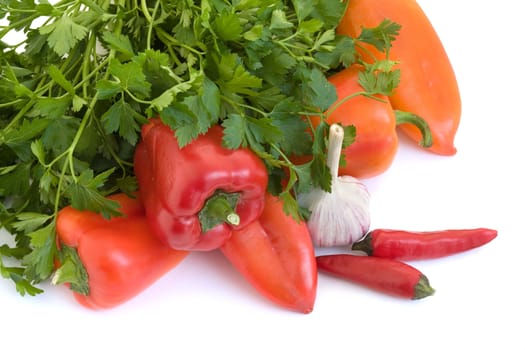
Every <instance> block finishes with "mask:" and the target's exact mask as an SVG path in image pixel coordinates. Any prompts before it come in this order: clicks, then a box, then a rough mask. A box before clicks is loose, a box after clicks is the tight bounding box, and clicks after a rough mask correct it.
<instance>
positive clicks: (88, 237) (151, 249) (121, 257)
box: [56, 194, 188, 309]
mask: <svg viewBox="0 0 525 350" xmlns="http://www.w3.org/2000/svg"><path fill="white" fill-rule="evenodd" d="M108 198H110V199H112V200H115V201H117V202H119V203H120V205H121V208H120V209H119V210H120V211H121V212H122V214H124V215H123V216H119V217H113V218H111V219H105V218H104V217H102V216H101V215H98V214H96V213H94V212H89V211H80V210H77V209H74V208H72V207H69V206H68V207H65V208H63V209H62V210H61V211H60V212H59V213H58V217H57V222H56V231H57V239H58V244H59V246H60V247H62V246H64V245H67V246H69V247H73V248H75V249H76V250H77V253H78V255H79V257H80V260H81V262H82V264H83V265H84V268H85V269H86V271H87V274H88V285H89V293H88V294H87V295H83V294H80V293H77V292H74V297H75V299H76V300H77V301H78V302H79V303H80V304H81V305H83V306H85V307H87V308H90V309H109V308H113V307H116V306H118V305H121V304H123V303H124V302H126V301H128V300H130V299H132V298H133V297H135V296H137V295H138V294H139V293H141V292H142V291H144V290H145V289H147V288H148V287H149V286H151V285H152V284H153V283H154V282H156V281H157V280H158V279H159V278H160V277H162V276H163V275H164V274H166V273H167V272H168V271H170V270H172V269H173V268H174V267H175V266H177V265H178V264H179V263H180V262H181V261H182V260H183V259H184V258H185V257H186V256H187V255H188V252H186V251H177V250H174V249H171V248H169V247H167V246H166V245H164V244H163V243H162V242H161V241H160V240H158V239H157V237H155V236H154V235H153V233H152V232H151V230H150V229H149V226H148V223H147V221H146V217H145V214H144V208H143V206H142V204H141V202H140V201H139V200H137V199H133V198H130V197H128V196H127V195H125V194H116V195H112V196H110V197H108Z"/></svg>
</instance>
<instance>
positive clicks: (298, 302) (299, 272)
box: [221, 194, 317, 313]
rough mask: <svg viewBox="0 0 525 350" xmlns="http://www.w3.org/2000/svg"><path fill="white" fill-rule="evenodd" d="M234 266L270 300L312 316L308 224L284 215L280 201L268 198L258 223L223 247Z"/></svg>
mask: <svg viewBox="0 0 525 350" xmlns="http://www.w3.org/2000/svg"><path fill="white" fill-rule="evenodd" d="M221 251H222V253H223V254H224V255H225V256H226V258H227V259H228V260H229V261H230V262H231V263H232V265H233V266H234V267H235V268H236V269H237V270H238V271H239V272H240V273H241V274H242V275H243V276H244V277H245V278H246V280H247V281H249V282H250V283H251V284H252V286H254V287H255V289H256V290H257V291H259V292H260V293H261V294H262V295H263V296H265V297H266V298H268V300H270V301H272V302H274V303H276V304H278V305H281V306H283V307H285V308H288V309H291V310H294V311H297V312H302V313H309V312H311V311H312V310H313V307H314V302H315V298H316V293H317V265H316V262H315V254H314V248H313V245H312V241H311V238H310V233H309V231H308V227H307V226H306V223H305V222H298V221H295V220H294V219H293V218H292V217H291V216H288V215H286V213H285V212H284V211H283V203H282V201H280V200H279V198H278V197H275V196H272V195H270V194H267V195H266V201H265V207H264V210H263V212H262V214H261V216H260V217H259V219H258V220H256V221H255V222H252V223H251V224H250V225H248V226H246V227H245V228H243V229H240V230H237V231H235V232H233V234H232V236H231V238H230V239H229V240H228V241H226V243H225V244H224V245H223V246H222V247H221Z"/></svg>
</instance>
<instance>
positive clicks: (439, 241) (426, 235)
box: [352, 228, 498, 260]
mask: <svg viewBox="0 0 525 350" xmlns="http://www.w3.org/2000/svg"><path fill="white" fill-rule="evenodd" d="M497 235H498V232H497V231H496V230H492V229H488V228H474V229H462V230H460V229H457V230H437V231H423V232H416V231H404V230H389V229H375V230H373V231H371V232H369V233H367V234H366V236H365V237H364V238H363V239H362V240H360V241H359V242H355V243H354V244H353V245H352V249H353V250H361V251H364V252H365V253H367V254H368V255H372V256H377V257H383V258H391V259H400V260H417V259H430V258H440V257H444V256H448V255H452V254H456V253H461V252H464V251H467V250H470V249H474V248H477V247H480V246H482V245H484V244H487V243H488V242H490V241H492V240H493V239H494V238H496V236H497Z"/></svg>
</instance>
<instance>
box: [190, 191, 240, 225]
mask: <svg viewBox="0 0 525 350" xmlns="http://www.w3.org/2000/svg"><path fill="white" fill-rule="evenodd" d="M238 199H239V194H238V193H220V192H219V193H215V194H214V195H213V196H211V197H210V198H209V199H208V200H207V201H206V203H205V204H204V207H203V208H202V210H201V211H200V212H199V220H200V223H201V228H202V232H206V231H208V230H210V229H212V228H213V227H214V226H217V225H219V224H221V223H224V222H226V223H228V224H230V225H234V226H237V225H239V223H240V221H241V219H240V217H239V215H238V214H237V213H236V212H235V206H236V204H237V201H238Z"/></svg>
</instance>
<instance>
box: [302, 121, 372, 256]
mask: <svg viewBox="0 0 525 350" xmlns="http://www.w3.org/2000/svg"><path fill="white" fill-rule="evenodd" d="M343 138H344V129H343V128H342V127H341V126H340V125H338V124H333V125H331V126H330V134H329V139H328V154H327V165H328V167H329V168H330V173H331V175H332V184H331V192H325V191H324V190H322V189H319V188H316V189H313V190H312V191H311V192H309V193H305V194H301V195H300V196H299V197H298V203H299V205H301V206H303V207H305V208H308V209H309V210H310V212H311V214H310V217H309V218H308V221H307V225H308V228H309V230H310V235H311V237H312V243H313V245H314V246H317V247H334V246H344V245H350V244H352V243H354V242H356V241H358V240H360V239H361V238H363V237H364V235H365V234H366V233H367V232H368V230H369V228H370V193H369V191H368V189H367V187H366V186H365V184H363V183H362V182H361V181H359V180H358V179H356V178H354V177H352V176H338V170H339V160H340V157H341V147H342V144H343Z"/></svg>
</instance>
